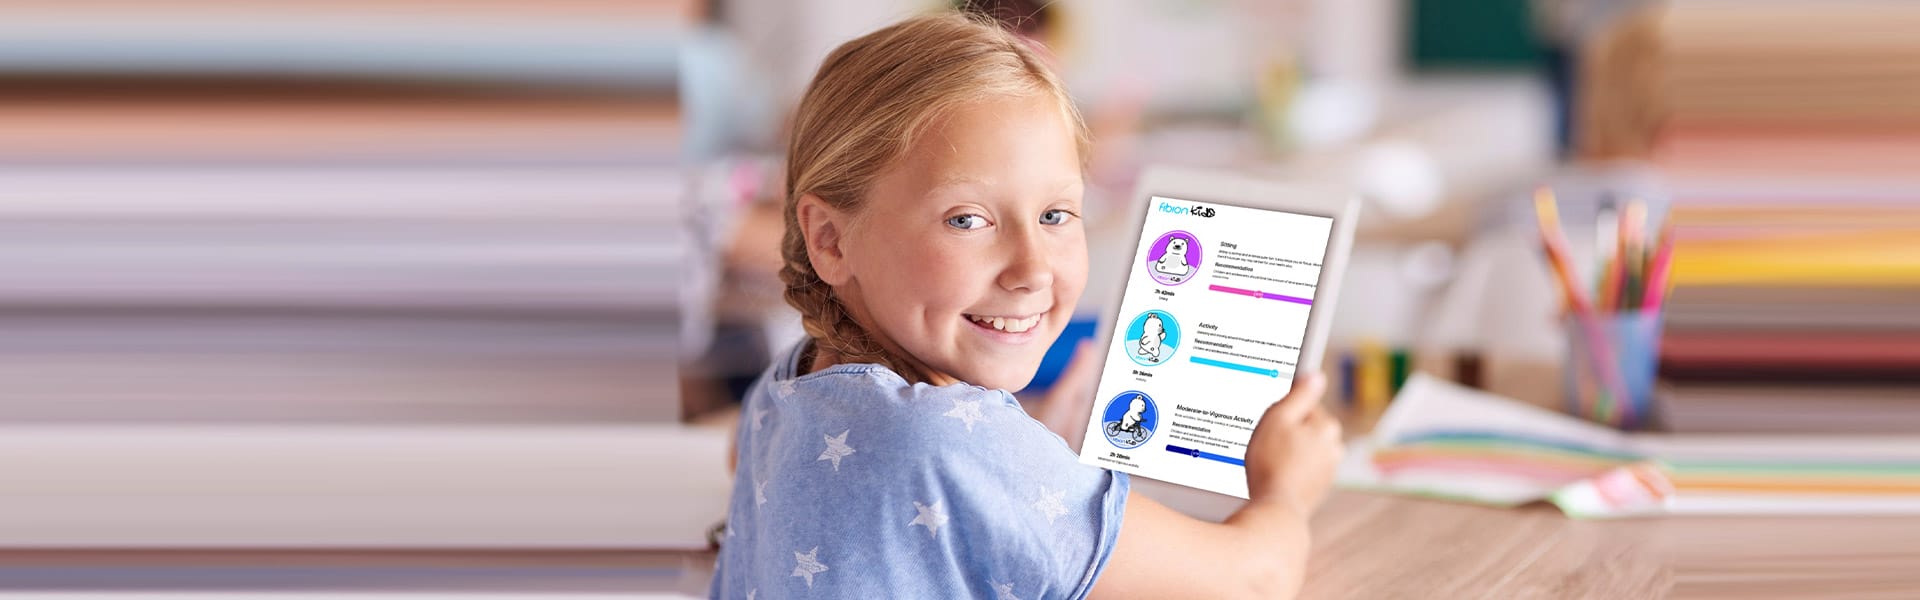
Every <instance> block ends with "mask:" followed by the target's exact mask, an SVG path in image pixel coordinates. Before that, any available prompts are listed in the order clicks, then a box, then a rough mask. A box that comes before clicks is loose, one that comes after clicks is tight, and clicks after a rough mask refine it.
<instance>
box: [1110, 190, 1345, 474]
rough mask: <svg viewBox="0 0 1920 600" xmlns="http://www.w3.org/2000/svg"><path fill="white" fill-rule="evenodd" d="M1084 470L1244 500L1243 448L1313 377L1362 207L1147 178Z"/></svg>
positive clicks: (1341, 199)
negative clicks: (1304, 377) (1297, 378)
mask: <svg viewBox="0 0 1920 600" xmlns="http://www.w3.org/2000/svg"><path fill="white" fill-rule="evenodd" d="M1132 200H1133V201H1132V203H1131V204H1130V205H1129V206H1130V207H1131V210H1132V213H1133V219H1132V223H1131V224H1130V225H1129V228H1128V229H1127V231H1128V232H1130V233H1136V234H1137V235H1138V236H1139V237H1138V240H1137V241H1135V242H1134V243H1133V245H1132V248H1133V253H1132V255H1131V256H1128V257H1120V256H1114V257H1108V258H1101V257H1095V258H1094V260H1116V261H1117V260H1122V259H1124V260H1127V261H1128V262H1127V269H1128V270H1127V276H1126V277H1125V278H1123V281H1125V283H1124V289H1123V290H1121V292H1120V301H1119V303H1118V307H1117V310H1115V311H1113V312H1112V313H1110V314H1108V315H1105V316H1106V318H1105V319H1104V320H1103V321H1102V322H1101V332H1100V334H1099V337H1098V339H1099V340H1100V341H1099V344H1101V345H1100V346H1097V347H1099V348H1103V349H1104V350H1105V354H1104V364H1103V365H1102V367H1101V372H1100V383H1099V385H1098V386H1097V388H1096V390H1097V391H1096V395H1095V397H1094V400H1093V411H1092V414H1091V415H1089V417H1088V423H1087V435H1086V439H1085V440H1083V441H1082V442H1081V446H1080V461H1081V462H1083V463H1086V464H1090V465H1095V466H1100V467H1105V468H1109V469H1113V470H1116V471H1124V472H1127V473H1132V474H1134V475H1139V476H1143V477H1151V478H1154V479H1159V480H1162V481H1167V482H1171V483H1177V484H1181V485H1187V486H1192V487H1195V488H1200V489H1204V490H1209V491H1213V492H1218V493H1221V494H1227V495H1230V496H1238V497H1241V498H1246V497H1247V475H1246V468H1245V466H1244V465H1245V463H1244V462H1243V461H1242V459H1243V458H1244V457H1245V456H1246V444H1247V439H1248V437H1249V436H1251V435H1252V433H1253V427H1254V424H1255V423H1257V422H1259V420H1260V416H1261V415H1262V414H1264V413H1265V412H1266V410H1267V407H1268V406H1271V405H1272V404H1273V403H1274V402H1275V401H1277V400H1279V399H1280V398H1281V397H1282V396H1284V395H1286V393H1287V390H1288V389H1290V388H1291V387H1292V385H1293V375H1294V373H1296V372H1305V371H1314V370H1318V369H1319V368H1320V356H1321V354H1322V351H1323V349H1324V346H1325V344H1326V339H1327V327H1328V325H1329V324H1330V323H1331V322H1332V320H1333V304H1334V299H1335V296H1336V294H1337V292H1338V291H1339V287H1340V273H1341V271H1342V269H1343V267H1344V266H1345V264H1346V258H1347V252H1348V249H1349V248H1351V247H1352V245H1353V227H1354V221H1356V220H1357V217H1358V215H1359V203H1358V202H1356V201H1355V199H1354V198H1353V196H1351V195H1350V194H1346V193H1343V192H1339V191H1334V190H1331V189H1324V188H1314V187H1307V186H1297V185H1290V184H1281V183H1274V182H1269V181H1262V180H1257V179H1251V178H1247V177H1243V176H1236V175H1231V174H1225V173H1214V172H1204V171H1194V170H1187V169H1172V168H1156V169H1151V170H1149V171H1148V172H1147V173H1145V174H1144V175H1143V176H1142V178H1141V179H1140V184H1139V188H1138V189H1137V190H1136V191H1135V192H1134V195H1133V197H1132Z"/></svg>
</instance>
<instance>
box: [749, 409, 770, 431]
mask: <svg viewBox="0 0 1920 600" xmlns="http://www.w3.org/2000/svg"><path fill="white" fill-rule="evenodd" d="M766 422H767V409H764V408H756V409H753V425H752V426H751V427H749V429H750V430H752V431H755V432H758V431H760V426H761V425H763V424H765V423H766Z"/></svg>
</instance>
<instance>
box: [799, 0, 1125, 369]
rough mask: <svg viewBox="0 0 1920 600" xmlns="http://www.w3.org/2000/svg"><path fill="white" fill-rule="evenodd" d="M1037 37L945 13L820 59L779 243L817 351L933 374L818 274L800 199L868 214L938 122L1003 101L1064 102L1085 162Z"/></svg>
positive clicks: (1071, 111)
mask: <svg viewBox="0 0 1920 600" xmlns="http://www.w3.org/2000/svg"><path fill="white" fill-rule="evenodd" d="M1028 43H1029V42H1028V41H1026V40H1024V39H1022V38H1020V37H1019V36H1017V35H1016V34H1014V33H1011V32H1009V31H1007V30H1005V29H1002V28H1001V27H1000V26H999V25H997V24H995V23H994V22H993V21H991V20H987V19H985V18H980V17H972V16H967V15H963V14H960V13H945V14H937V15H929V16H922V17H915V18H911V19H907V20H905V21H902V22H900V23H896V24H894V25H891V26H888V27H886V28H884V29H881V30H879V31H875V32H873V33H869V34H867V35H865V36H862V37H860V38H858V39H855V40H853V41H850V42H847V43H845V44H841V45H840V47H839V48H835V49H834V50H833V52H832V53H830V54H828V55H827V58H826V60H825V61H824V62H822V63H821V65H820V70H819V72H817V73H815V74H814V76H813V83H812V84H811V85H810V86H809V87H808V88H807V92H806V95H805V96H803V97H802V98H801V100H800V106H799V108H798V109H797V111H796V113H795V116H794V121H793V134H792V138H791V139H790V140H789V143H788V146H787V174H786V225H787V227H786V234H785V237H784V238H783V239H782V240H781V247H780V251H781V255H782V256H783V258H784V259H785V262H786V265H785V266H784V267H782V268H781V269H780V279H781V281H783V282H785V283H786V299H787V303H788V304H791V305H793V307H794V308H796V309H798V310H799V311H800V317H801V322H802V324H803V325H804V326H805V328H806V331H807V335H808V336H810V337H812V338H813V343H814V345H815V349H816V350H825V351H828V352H832V353H833V354H835V355H837V356H838V357H840V358H841V359H842V360H845V361H850V362H870V363H879V364H881V365H885V366H887V367H888V368H891V369H893V370H894V371H895V372H898V373H900V375H901V376H902V377H905V378H907V379H908V380H909V381H925V380H926V379H927V374H925V373H921V372H920V371H919V369H918V368H916V367H914V366H913V365H912V363H909V362H908V361H904V360H901V358H902V357H896V356H893V355H892V354H891V353H890V352H888V351H887V350H886V349H885V348H883V347H882V346H881V345H880V343H879V342H878V340H876V339H875V338H874V336H873V335H872V334H871V333H869V332H868V331H867V330H866V328H865V327H863V326H861V324H860V323H858V322H856V321H855V320H854V319H853V316H852V315H851V314H850V313H849V312H848V311H847V308H846V306H845V305H843V304H842V303H841V302H840V300H839V299H838V298H836V297H835V296H834V294H833V289H832V287H831V286H829V285H828V284H827V283H826V282H825V281H821V279H820V276H819V274H817V273H815V272H814V270H813V263H812V261H811V260H809V258H808V255H807V243H806V237H805V235H804V232H802V231H801V230H800V224H799V221H798V219H797V218H796V214H795V207H796V206H797V205H798V204H799V201H800V198H801V196H805V195H807V194H813V195H815V196H817V197H819V198H820V199H821V200H822V201H824V202H825V203H826V204H827V205H829V206H831V207H833V208H834V209H836V210H840V211H842V212H846V213H848V214H854V215H857V214H859V211H860V209H861V208H863V206H864V205H865V202H866V195H867V192H868V190H869V189H870V188H871V187H872V185H873V182H874V180H875V179H876V178H878V177H879V176H880V175H881V174H882V172H884V171H885V170H886V169H887V167H889V166H891V165H892V164H893V163H894V162H895V161H897V160H898V159H899V158H900V157H901V155H903V154H905V153H906V151H907V149H908V148H910V147H912V144H913V140H914V138H915V137H917V136H918V135H919V134H920V133H921V131H922V130H923V129H925V128H926V127H927V125H928V124H930V123H931V122H933V121H934V120H936V119H937V118H939V117H940V116H942V115H944V114H946V113H947V112H948V111H951V110H952V109H954V108H955V107H958V106H961V105H964V104H967V103H970V102H976V101H980V100H984V99H988V98H994V97H1007V96H1012V97H1026V96H1033V95H1041V94H1044V95H1047V96H1050V97H1052V98H1053V99H1055V100H1057V101H1058V103H1059V106H1060V112H1061V117H1062V118H1064V119H1066V121H1067V123H1068V124H1069V126H1070V128H1071V129H1072V130H1073V132H1074V137H1075V142H1076V144H1077V145H1078V147H1079V150H1080V157H1081V161H1082V163H1083V164H1084V163H1085V160H1086V156H1087V143H1088V136H1087V131H1086V125H1085V123H1084V122H1083V121H1082V120H1081V118H1080V113H1079V111H1078V110H1077V109H1075V108H1074V105H1073V101H1072V99H1071V98H1070V97H1069V96H1068V95H1067V91H1066V86H1065V85H1064V84H1062V83H1061V82H1060V79H1059V77H1058V76H1056V75H1055V74H1054V73H1053V71H1052V70H1051V69H1049V68H1048V67H1047V65H1046V63H1045V62H1043V59H1042V58H1041V57H1040V55H1039V53H1037V52H1035V51H1034V50H1033V49H1032V48H1029V47H1028V45H1027V44H1028ZM803 368H805V366H804V365H803Z"/></svg>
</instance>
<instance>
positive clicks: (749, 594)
mask: <svg viewBox="0 0 1920 600" xmlns="http://www.w3.org/2000/svg"><path fill="white" fill-rule="evenodd" d="M759 593H760V588H753V589H750V590H747V600H753V597H754V595H755V594H759Z"/></svg>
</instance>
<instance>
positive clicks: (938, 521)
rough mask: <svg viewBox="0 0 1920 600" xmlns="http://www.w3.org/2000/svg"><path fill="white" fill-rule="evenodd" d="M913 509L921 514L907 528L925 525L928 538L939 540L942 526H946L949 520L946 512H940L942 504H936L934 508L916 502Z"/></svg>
mask: <svg viewBox="0 0 1920 600" xmlns="http://www.w3.org/2000/svg"><path fill="white" fill-rule="evenodd" d="M913 509H914V510H917V511H920V514H919V515H916V516H914V517H913V522H911V523H907V528H908V529H912V528H913V526H915V525H925V526H926V527H927V537H930V538H939V537H940V526H941V525H946V524H947V520H948V517H947V513H946V511H943V510H940V503H939V502H935V503H933V506H927V505H925V504H921V503H919V502H915V503H913Z"/></svg>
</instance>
